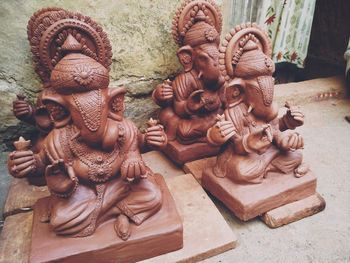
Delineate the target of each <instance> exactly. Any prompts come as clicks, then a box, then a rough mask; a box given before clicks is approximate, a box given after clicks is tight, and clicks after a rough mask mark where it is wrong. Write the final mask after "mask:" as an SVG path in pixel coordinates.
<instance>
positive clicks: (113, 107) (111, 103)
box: [108, 86, 126, 121]
mask: <svg viewBox="0 0 350 263" xmlns="http://www.w3.org/2000/svg"><path fill="white" fill-rule="evenodd" d="M108 92H109V94H108V97H109V100H108V107H109V112H108V117H109V118H111V119H113V120H116V121H121V120H122V119H123V117H124V110H125V103H124V98H125V94H126V88H125V87H124V86H120V87H118V88H109V89H108Z"/></svg>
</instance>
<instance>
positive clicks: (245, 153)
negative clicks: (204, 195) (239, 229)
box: [203, 23, 316, 220]
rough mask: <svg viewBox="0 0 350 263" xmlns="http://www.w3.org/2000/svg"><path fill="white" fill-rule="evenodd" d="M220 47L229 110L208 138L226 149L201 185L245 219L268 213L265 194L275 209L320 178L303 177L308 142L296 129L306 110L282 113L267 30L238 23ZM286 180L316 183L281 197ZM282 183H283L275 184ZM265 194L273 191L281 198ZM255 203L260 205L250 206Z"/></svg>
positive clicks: (212, 142)
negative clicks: (275, 96)
mask: <svg viewBox="0 0 350 263" xmlns="http://www.w3.org/2000/svg"><path fill="white" fill-rule="evenodd" d="M220 51H221V54H222V57H223V59H222V60H221V62H220V63H221V65H222V74H223V76H224V77H225V80H226V84H225V96H224V97H225V110H224V112H223V114H222V115H217V120H216V124H215V125H212V127H211V128H210V129H209V130H208V132H207V138H208V141H209V142H210V143H211V144H213V145H220V146H221V147H222V148H221V151H220V153H219V154H218V156H217V160H216V162H215V165H214V166H213V167H208V168H207V169H206V170H205V171H204V173H203V185H204V187H206V188H207V189H208V190H209V191H210V192H212V193H213V194H214V195H216V196H217V197H218V198H219V199H220V200H223V201H224V202H225V203H226V204H227V205H228V206H229V208H230V209H231V210H233V211H234V212H235V214H236V215H238V217H240V218H241V219H243V220H247V219H250V218H251V217H252V216H254V215H255V216H256V215H259V214H262V213H263V212H267V210H264V211H261V209H266V207H263V206H264V205H263V203H264V198H267V200H268V201H266V203H265V205H266V204H267V203H268V204H269V205H272V207H271V206H270V209H272V208H275V207H276V206H280V205H284V204H285V203H283V202H286V201H287V202H288V200H289V201H295V200H296V199H298V198H300V199H302V198H304V197H305V195H310V194H312V193H314V191H315V186H316V185H315V182H316V179H315V178H314V177H313V176H311V175H307V176H306V179H301V177H303V176H305V175H306V174H308V173H309V168H308V166H307V165H306V164H305V163H303V155H302V149H303V147H304V140H303V138H302V136H301V135H300V134H299V132H297V131H296V130H295V128H297V127H298V126H301V125H303V123H304V114H303V113H302V112H301V110H300V108H299V107H297V106H292V105H290V103H286V107H287V111H286V112H285V114H284V115H282V116H281V117H279V115H278V107H277V104H276V103H275V102H274V100H273V95H274V78H273V77H272V74H273V73H274V70H275V66H274V63H273V61H272V60H271V46H270V41H269V38H268V36H267V35H266V33H265V32H264V31H263V30H261V29H260V28H259V27H258V26H257V25H255V24H250V23H248V24H242V25H239V26H237V27H235V28H234V29H233V30H232V31H231V32H230V33H229V34H228V35H227V36H226V38H225V40H224V41H223V43H222V47H221V48H220ZM270 177H271V178H270ZM221 178H223V179H222V180H221ZM276 178H279V179H276ZM285 180H291V182H293V183H291V185H292V184H294V183H295V184H298V183H300V184H301V183H302V182H304V181H303V180H312V187H311V188H310V191H309V192H307V193H305V192H303V191H304V190H301V189H299V190H300V191H299V190H296V191H297V192H298V191H299V192H301V194H300V196H299V197H298V193H296V194H295V195H293V194H290V195H289V197H288V198H289V199H288V198H286V196H288V194H287V193H286V194H285V196H284V197H283V196H279V194H281V192H282V193H283V190H281V189H282V188H283V187H282V185H283V184H284V185H288V183H287V182H288V181H285ZM224 181H225V182H224ZM278 181H279V182H280V183H281V185H275V184H277V182H278ZM283 182H284V183H283ZM256 184H260V185H261V187H259V186H254V185H256ZM219 185H220V186H221V187H222V189H221V188H220V187H219ZM269 187H270V188H271V191H270V190H269V189H270V188H269ZM219 189H221V190H219ZM223 189H226V190H227V192H225V190H223ZM304 189H306V187H304ZM278 193H279V194H278ZM264 194H266V195H268V194H275V196H274V197H275V198H277V199H278V198H279V199H278V200H277V201H276V200H273V199H272V197H271V196H270V197H266V196H265V197H263V195H264ZM254 198H256V199H257V200H255V199H254ZM268 198H270V199H268ZM293 199H294V200H293ZM271 200H273V201H271ZM255 201H256V204H257V206H256V207H255V208H252V207H254V206H253V205H252V204H253V203H254V202H255ZM259 202H260V203H259ZM269 202H270V203H273V204H270V203H269ZM281 202H282V203H281ZM267 207H268V206H267ZM259 209H260V210H259ZM252 210H254V211H253V212H252Z"/></svg>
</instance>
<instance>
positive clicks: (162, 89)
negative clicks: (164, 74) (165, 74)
mask: <svg viewBox="0 0 350 263" xmlns="http://www.w3.org/2000/svg"><path fill="white" fill-rule="evenodd" d="M171 84H172V82H171V81H170V80H169V79H167V80H165V81H164V82H163V83H162V84H158V85H157V87H156V92H155V96H156V98H157V99H159V100H160V101H165V100H172V99H173V96H174V91H173V88H172V86H171Z"/></svg>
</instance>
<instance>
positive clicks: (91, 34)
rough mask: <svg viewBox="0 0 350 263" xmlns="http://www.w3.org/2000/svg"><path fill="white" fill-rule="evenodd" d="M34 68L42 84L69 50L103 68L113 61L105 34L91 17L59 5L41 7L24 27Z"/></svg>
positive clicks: (107, 67) (46, 81)
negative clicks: (56, 6)
mask: <svg viewBox="0 0 350 263" xmlns="http://www.w3.org/2000/svg"><path fill="white" fill-rule="evenodd" d="M27 33H28V40H29V42H30V46H31V51H32V53H33V60H34V63H35V71H36V72H37V73H38V75H39V76H40V78H41V79H42V81H43V82H44V83H48V82H49V81H50V77H51V72H52V70H53V69H54V67H55V66H56V65H57V64H58V63H59V62H60V60H62V58H63V57H64V56H65V55H67V53H70V52H78V53H80V54H82V55H85V56H86V57H89V58H92V59H93V60H95V61H96V62H98V63H99V64H101V65H102V66H103V67H104V68H106V70H109V67H110V65H111V63H112V47H111V45H110V42H109V40H108V37H107V34H106V33H105V32H104V31H103V29H102V28H101V26H99V25H98V24H97V23H96V22H95V21H93V20H92V19H91V18H90V17H88V16H84V15H82V14H80V13H76V12H70V11H67V10H64V9H62V8H44V9H41V10H39V11H37V12H35V13H34V14H33V16H32V17H31V18H30V20H29V22H28V26H27Z"/></svg>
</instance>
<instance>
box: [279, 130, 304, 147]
mask: <svg viewBox="0 0 350 263" xmlns="http://www.w3.org/2000/svg"><path fill="white" fill-rule="evenodd" d="M277 144H278V146H279V148H280V149H282V150H285V151H295V150H297V149H302V148H303V147H304V139H303V137H301V135H300V134H299V133H297V132H284V133H282V135H281V136H280V139H279V140H278V142H277Z"/></svg>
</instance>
